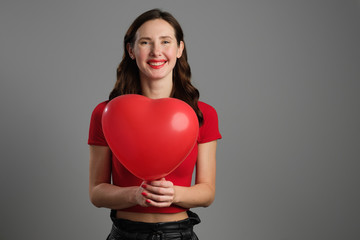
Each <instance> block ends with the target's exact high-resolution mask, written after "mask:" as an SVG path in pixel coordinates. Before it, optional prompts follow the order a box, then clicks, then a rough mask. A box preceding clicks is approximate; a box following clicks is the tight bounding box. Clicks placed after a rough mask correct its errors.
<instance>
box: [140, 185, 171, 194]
mask: <svg viewBox="0 0 360 240" xmlns="http://www.w3.org/2000/svg"><path fill="white" fill-rule="evenodd" d="M145 189H146V191H147V192H149V193H153V194H156V195H174V193H175V190H174V188H173V187H171V188H164V187H154V186H152V185H147V186H146V188H145Z"/></svg>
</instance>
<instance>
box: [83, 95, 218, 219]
mask: <svg viewBox="0 0 360 240" xmlns="http://www.w3.org/2000/svg"><path fill="white" fill-rule="evenodd" d="M107 103H108V101H105V102H102V103H100V104H99V105H97V106H96V107H95V109H94V111H93V113H92V116H91V120H90V129H89V139H88V144H89V145H100V146H108V144H107V142H106V139H105V137H104V134H103V131H102V127H101V117H102V113H103V110H104V109H105V106H106V104H107ZM198 106H199V108H200V110H201V112H202V113H203V117H204V122H203V125H202V126H200V128H199V136H198V140H197V143H206V142H210V141H213V140H217V139H220V138H221V135H220V132H219V127H218V116H217V113H216V111H215V109H214V108H213V107H212V106H210V105H208V104H206V103H204V102H200V101H199V102H198ZM197 152H198V145H197V144H196V145H195V146H194V148H193V150H192V151H191V153H190V154H189V156H188V157H187V158H186V159H185V160H184V161H183V162H182V163H181V164H180V165H179V167H177V168H176V169H175V170H174V171H173V172H171V173H170V174H169V175H168V176H166V177H165V179H166V180H168V181H172V182H173V184H174V185H178V186H187V187H189V186H190V185H191V179H192V173H193V171H194V167H195V163H196V159H197ZM142 181H143V180H141V179H139V178H137V177H135V176H134V175H133V174H131V173H130V172H129V171H128V170H127V169H126V168H125V167H124V166H123V165H122V164H121V163H120V162H119V161H118V160H117V159H116V157H115V156H114V154H113V155H112V183H113V184H114V185H116V186H120V187H128V186H140V184H141V183H142ZM186 210H187V209H185V208H182V207H179V206H176V205H171V206H170V207H166V208H158V207H141V206H139V205H137V206H133V207H130V208H126V209H122V211H128V212H141V213H177V212H182V211H186Z"/></svg>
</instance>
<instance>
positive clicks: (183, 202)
mask: <svg viewBox="0 0 360 240" xmlns="http://www.w3.org/2000/svg"><path fill="white" fill-rule="evenodd" d="M216 144H217V141H216V140H215V141H212V142H208V143H202V144H199V145H198V159H197V163H196V179H195V185H194V186H191V187H181V186H173V184H172V182H169V181H166V180H165V179H162V180H160V181H153V182H151V183H149V184H146V188H145V189H146V194H147V195H146V197H147V198H148V200H147V203H148V205H151V206H156V207H167V206H170V205H171V204H176V205H178V206H181V207H184V208H193V207H208V206H209V205H210V204H211V203H212V202H213V201H214V199H215V178H216Z"/></svg>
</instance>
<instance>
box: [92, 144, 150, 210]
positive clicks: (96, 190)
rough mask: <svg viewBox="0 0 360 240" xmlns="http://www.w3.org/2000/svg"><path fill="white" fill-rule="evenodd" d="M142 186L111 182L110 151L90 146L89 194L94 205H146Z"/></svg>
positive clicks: (109, 206)
mask: <svg viewBox="0 0 360 240" xmlns="http://www.w3.org/2000/svg"><path fill="white" fill-rule="evenodd" d="M143 191H144V189H143V188H142V187H137V186H136V187H118V186H115V185H112V184H111V151H110V148H109V147H106V146H93V145H91V146H90V174H89V195H90V200H91V202H92V203H93V204H94V205H95V206H96V207H106V208H110V209H123V208H128V207H132V206H134V205H137V204H139V205H142V206H146V202H145V200H146V199H145V198H144V196H142V195H141V193H142V192H143Z"/></svg>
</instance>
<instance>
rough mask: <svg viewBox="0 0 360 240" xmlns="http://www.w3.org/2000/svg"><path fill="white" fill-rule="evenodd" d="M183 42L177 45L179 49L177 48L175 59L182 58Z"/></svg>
mask: <svg viewBox="0 0 360 240" xmlns="http://www.w3.org/2000/svg"><path fill="white" fill-rule="evenodd" d="M184 46H185V45H184V42H183V41H180V44H179V47H178V51H177V54H176V57H177V58H180V57H181V56H182V53H183V51H184Z"/></svg>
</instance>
